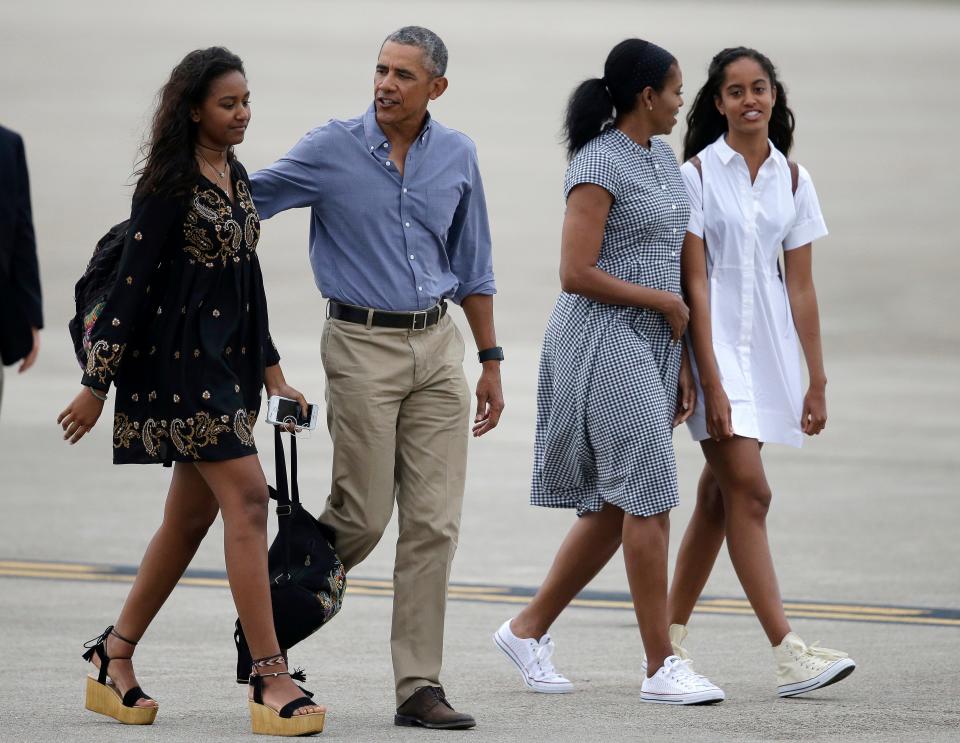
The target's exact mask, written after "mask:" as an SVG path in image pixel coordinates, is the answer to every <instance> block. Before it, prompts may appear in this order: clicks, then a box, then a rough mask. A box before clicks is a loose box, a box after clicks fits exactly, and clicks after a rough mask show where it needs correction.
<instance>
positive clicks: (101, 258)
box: [67, 219, 130, 369]
mask: <svg viewBox="0 0 960 743" xmlns="http://www.w3.org/2000/svg"><path fill="white" fill-rule="evenodd" d="M129 226H130V220H129V219H125V220H124V221H123V222H121V223H120V224H116V225H114V226H113V227H111V228H110V231H109V232H107V234H106V235H104V236H103V237H101V238H100V240H99V241H98V242H97V247H95V248H94V249H93V255H92V256H91V257H90V262H89V263H88V264H87V268H86V270H85V271H84V272H83V276H81V277H80V278H79V280H78V281H77V284H76V286H75V287H74V289H73V298H74V302H75V303H76V312H77V313H76V314H75V315H74V316H73V319H72V320H70V322H69V323H68V325H67V327H68V328H69V329H70V337H71V338H72V339H73V352H74V354H75V355H76V357H77V361H78V362H79V364H80V368H81V369H84V368H86V366H87V354H88V353H90V345H91V344H90V333H91V332H92V331H93V326H94V324H95V323H96V322H97V318H98V317H100V313H101V312H102V311H103V307H104V305H105V304H106V303H107V295H108V294H109V293H110V290H111V289H112V288H113V285H114V283H115V282H116V280H117V270H118V269H119V267H120V256H121V255H122V254H123V244H124V243H125V242H126V239H127V227H129Z"/></svg>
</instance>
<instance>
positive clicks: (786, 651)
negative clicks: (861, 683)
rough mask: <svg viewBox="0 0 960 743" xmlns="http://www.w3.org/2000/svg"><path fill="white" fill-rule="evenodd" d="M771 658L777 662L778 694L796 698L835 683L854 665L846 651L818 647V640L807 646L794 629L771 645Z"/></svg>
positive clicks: (847, 673)
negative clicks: (781, 640) (773, 645)
mask: <svg viewBox="0 0 960 743" xmlns="http://www.w3.org/2000/svg"><path fill="white" fill-rule="evenodd" d="M773 657H774V659H775V660H776V661H777V694H779V695H780V696H781V697H795V696H797V695H798V694H806V693H807V692H808V691H813V690H814V689H821V688H823V687H824V686H829V685H830V684H835V683H837V681H840V680H841V679H845V678H846V677H847V676H849V675H850V674H851V673H853V669H854V668H856V667H857V664H856V663H854V662H853V659H852V658H850V657H848V656H847V654H846V653H841V652H840V651H839V650H830V649H829V648H821V647H819V646H818V645H817V643H813V644H812V645H807V644H806V643H805V642H804V641H803V640H802V639H800V637H799V636H798V635H797V634H795V633H793V632H790V633H789V634H787V636H786V637H784V638H783V642H781V643H780V644H779V645H777V646H776V647H775V648H773Z"/></svg>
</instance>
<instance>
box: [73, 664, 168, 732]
mask: <svg viewBox="0 0 960 743" xmlns="http://www.w3.org/2000/svg"><path fill="white" fill-rule="evenodd" d="M85 706H86V708H87V709H88V710H90V711H91V712H96V713H97V714H101V715H106V716H107V717H112V718H113V719H114V720H116V721H117V722H122V723H123V724H124V725H152V724H153V721H154V720H156V719H157V708H156V707H124V706H123V698H122V697H121V696H120V692H118V691H117V690H116V688H115V687H113V686H107V685H106V684H101V683H100V682H99V681H97V679H96V678H94V677H93V676H87V702H86V705H85Z"/></svg>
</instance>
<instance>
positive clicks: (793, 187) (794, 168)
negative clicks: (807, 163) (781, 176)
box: [701, 160, 800, 196]
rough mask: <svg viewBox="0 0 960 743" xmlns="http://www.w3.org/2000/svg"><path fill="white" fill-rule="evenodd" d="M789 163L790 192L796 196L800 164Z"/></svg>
mask: <svg viewBox="0 0 960 743" xmlns="http://www.w3.org/2000/svg"><path fill="white" fill-rule="evenodd" d="M787 165H789V166H790V192H791V193H792V194H793V195H794V196H796V195H797V186H799V185H800V166H799V165H797V164H796V163H795V162H794V161H793V160H787ZM701 179H702V176H701Z"/></svg>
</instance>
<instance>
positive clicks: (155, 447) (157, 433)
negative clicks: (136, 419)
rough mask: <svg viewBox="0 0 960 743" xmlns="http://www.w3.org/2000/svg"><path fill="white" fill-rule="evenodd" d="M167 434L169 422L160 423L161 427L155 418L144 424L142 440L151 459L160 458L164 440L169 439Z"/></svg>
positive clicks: (148, 419) (147, 420)
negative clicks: (161, 445) (161, 444)
mask: <svg viewBox="0 0 960 743" xmlns="http://www.w3.org/2000/svg"><path fill="white" fill-rule="evenodd" d="M169 435H170V434H168V433H167V422H166V421H160V423H159V425H158V424H157V421H155V420H154V419H153V418H147V419H146V420H145V421H144V422H143V430H142V431H141V433H140V440H141V441H142V442H143V448H144V450H145V451H146V452H147V454H148V455H150V456H151V457H155V458H156V457H159V456H160V443H161V441H162V440H163V439H166V438H168V437H169Z"/></svg>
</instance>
